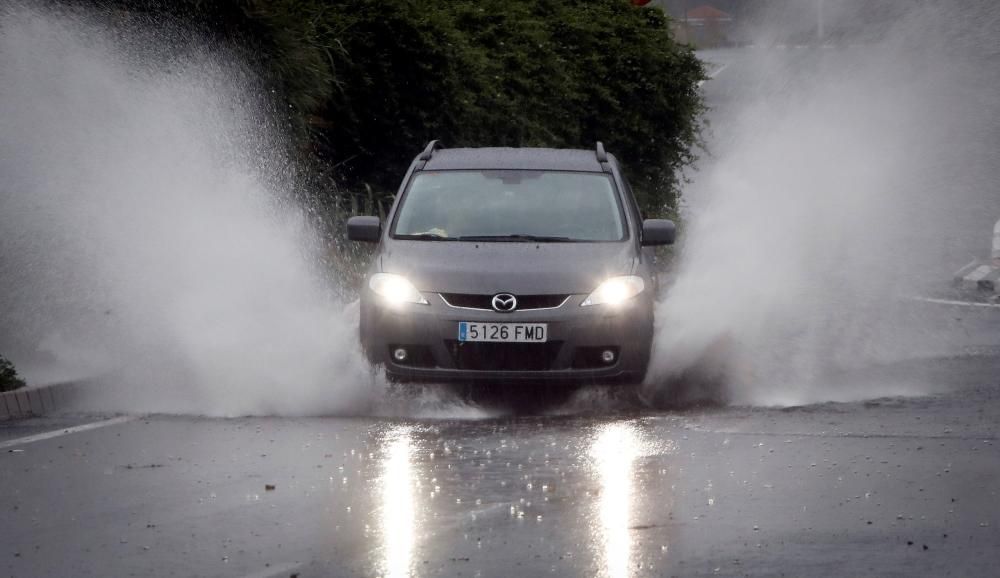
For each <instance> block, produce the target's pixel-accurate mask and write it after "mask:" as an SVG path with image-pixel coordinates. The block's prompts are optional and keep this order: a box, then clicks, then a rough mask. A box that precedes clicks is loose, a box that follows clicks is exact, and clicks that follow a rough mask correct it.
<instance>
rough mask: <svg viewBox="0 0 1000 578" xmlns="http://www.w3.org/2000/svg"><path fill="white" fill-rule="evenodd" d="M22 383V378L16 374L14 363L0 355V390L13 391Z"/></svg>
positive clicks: (21, 385) (22, 384)
mask: <svg viewBox="0 0 1000 578" xmlns="http://www.w3.org/2000/svg"><path fill="white" fill-rule="evenodd" d="M24 385H25V383H24V380H22V379H21V378H20V377H18V376H17V370H15V369H14V364H13V363H11V362H10V361H8V360H7V358H5V357H4V356H2V355H0V391H14V390H15V389H19V388H22V387H24Z"/></svg>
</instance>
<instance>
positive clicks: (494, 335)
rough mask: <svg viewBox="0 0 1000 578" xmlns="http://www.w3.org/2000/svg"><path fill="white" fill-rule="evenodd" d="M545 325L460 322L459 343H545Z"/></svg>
mask: <svg viewBox="0 0 1000 578" xmlns="http://www.w3.org/2000/svg"><path fill="white" fill-rule="evenodd" d="M548 329H549V327H548V324H547V323H478V322H472V321H460V322H459V323H458V340H459V341H497V342H500V343H545V342H546V341H548Z"/></svg>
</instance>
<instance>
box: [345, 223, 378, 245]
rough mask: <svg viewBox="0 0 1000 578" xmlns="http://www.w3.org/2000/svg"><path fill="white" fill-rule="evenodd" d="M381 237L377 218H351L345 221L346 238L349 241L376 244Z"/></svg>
mask: <svg viewBox="0 0 1000 578" xmlns="http://www.w3.org/2000/svg"><path fill="white" fill-rule="evenodd" d="M381 236H382V223H381V221H379V220H378V217H351V218H350V219H347V238H348V239H350V240H351V241H363V242H365V243H378V239H379V237H381Z"/></svg>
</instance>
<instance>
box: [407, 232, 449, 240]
mask: <svg viewBox="0 0 1000 578" xmlns="http://www.w3.org/2000/svg"><path fill="white" fill-rule="evenodd" d="M395 238H396V239H400V240H402V241H456V240H458V239H456V238H455V237H442V236H441V235H435V234H434V233H417V234H415V235H396V237H395Z"/></svg>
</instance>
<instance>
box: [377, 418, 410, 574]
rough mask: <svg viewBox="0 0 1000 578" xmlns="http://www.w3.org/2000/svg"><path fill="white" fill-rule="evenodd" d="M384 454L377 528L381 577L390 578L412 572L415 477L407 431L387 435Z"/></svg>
mask: <svg viewBox="0 0 1000 578" xmlns="http://www.w3.org/2000/svg"><path fill="white" fill-rule="evenodd" d="M385 441H386V450H385V451H386V454H385V459H384V461H383V467H382V479H381V498H382V499H381V514H380V528H381V536H382V553H383V555H382V564H381V566H382V567H381V572H380V575H382V576H386V577H389V578H396V577H402V576H410V575H412V573H413V545H414V541H415V538H414V534H415V532H416V528H415V510H416V505H415V503H414V498H415V491H414V490H415V488H416V485H417V480H416V476H415V475H414V472H413V464H412V458H413V443H412V439H411V431H410V428H407V427H400V428H395V429H393V430H391V431H390V432H389V433H388V434H387V436H386V440H385Z"/></svg>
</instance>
